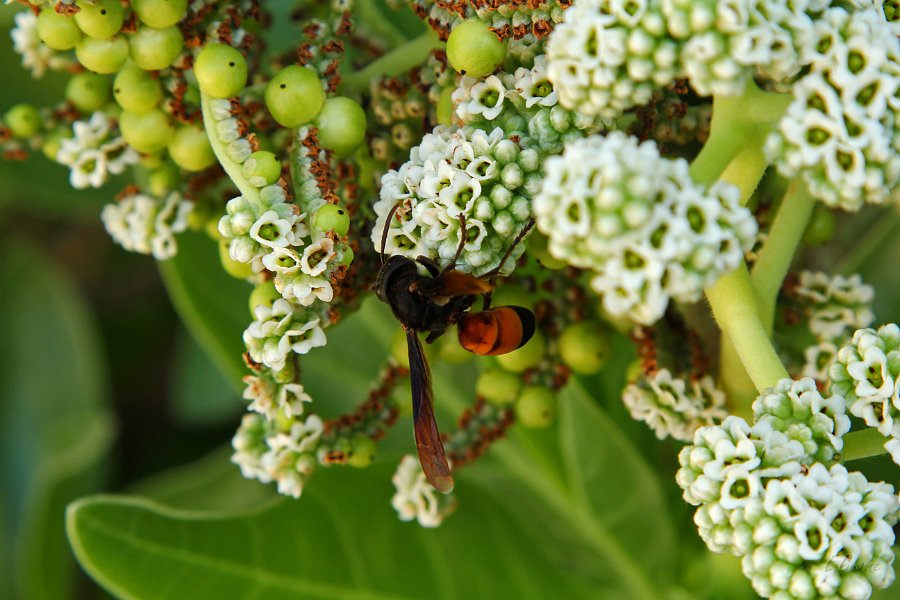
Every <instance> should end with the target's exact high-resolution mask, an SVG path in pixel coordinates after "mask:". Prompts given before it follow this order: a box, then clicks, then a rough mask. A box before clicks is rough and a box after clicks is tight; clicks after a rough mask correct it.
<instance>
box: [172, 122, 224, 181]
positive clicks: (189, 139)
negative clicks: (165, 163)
mask: <svg viewBox="0 0 900 600" xmlns="http://www.w3.org/2000/svg"><path fill="white" fill-rule="evenodd" d="M169 156H171V157H172V160H173V161H175V164H176V165H178V166H179V167H181V168H182V169H184V170H185V171H202V170H203V169H205V168H207V167H209V166H212V165H213V163H215V162H216V155H215V154H213V149H212V146H210V145H209V138H207V137H206V131H204V130H203V128H201V127H197V126H196V125H185V126H183V127H179V128H178V129H176V130H175V134H174V135H173V136H172V139H171V140H170V141H169Z"/></svg>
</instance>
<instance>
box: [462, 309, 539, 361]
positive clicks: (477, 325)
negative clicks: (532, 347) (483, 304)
mask: <svg viewBox="0 0 900 600" xmlns="http://www.w3.org/2000/svg"><path fill="white" fill-rule="evenodd" d="M458 334H459V344H460V345H461V346H462V347H463V348H465V349H466V350H468V351H469V352H473V353H475V354H480V355H482V356H496V355H498V354H506V353H507V352H512V351H513V350H515V349H516V348H521V347H522V346H524V345H525V344H526V343H528V340H530V339H531V336H532V335H534V315H533V314H532V312H531V311H530V310H528V309H527V308H522V307H521V306H498V307H497V308H492V309H490V310H486V311H483V312H478V313H469V314H467V315H466V316H465V317H463V319H462V320H461V321H460V322H459V332H458Z"/></svg>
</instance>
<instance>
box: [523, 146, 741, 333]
mask: <svg viewBox="0 0 900 600" xmlns="http://www.w3.org/2000/svg"><path fill="white" fill-rule="evenodd" d="M544 165H545V171H546V173H545V177H544V182H543V186H542V188H541V191H540V193H539V194H538V195H537V196H536V198H535V202H534V213H535V219H536V221H537V227H538V229H539V230H540V231H541V232H543V233H544V234H546V235H547V236H548V238H549V244H548V248H549V251H550V253H551V254H552V255H553V256H555V257H556V258H558V259H560V260H563V261H566V262H568V263H569V264H571V265H573V266H576V267H579V268H583V269H590V270H592V271H594V277H593V279H592V280H591V286H592V287H593V289H594V290H595V291H596V292H597V293H599V294H601V295H602V296H603V305H604V307H605V308H606V310H607V311H609V313H611V314H612V315H616V316H628V317H629V318H631V319H632V320H634V321H636V322H638V323H641V324H645V325H649V324H652V323H653V322H655V321H656V320H657V319H659V318H660V317H661V316H662V315H663V313H664V312H665V310H666V306H668V303H669V299H670V298H672V299H674V300H677V301H681V302H694V301H696V300H698V299H699V298H700V296H701V294H702V292H703V289H704V288H705V287H707V286H709V285H711V284H712V283H713V282H714V281H715V280H716V279H717V278H718V277H719V276H720V275H722V274H723V273H726V272H728V271H731V270H733V269H734V268H736V267H737V266H738V265H739V264H740V262H741V261H742V260H743V256H744V252H745V251H746V250H748V249H749V248H750V245H751V244H752V243H753V240H754V237H755V235H756V229H757V225H756V221H755V220H754V219H753V216H752V215H751V214H750V212H749V211H748V210H747V209H745V208H743V207H741V206H740V205H739V202H738V196H739V193H738V191H737V189H736V188H734V187H733V186H730V185H726V184H716V185H714V186H713V187H711V188H709V189H705V188H704V187H702V186H700V185H698V184H696V183H695V182H694V181H693V180H692V179H691V177H690V175H689V174H688V165H687V162H686V161H684V160H682V159H679V160H669V159H666V158H663V157H661V156H660V154H659V150H658V149H657V147H656V145H655V144H653V143H652V142H644V143H641V144H638V142H637V140H636V139H635V138H633V137H629V136H627V135H625V134H624V133H621V132H612V133H610V134H609V135H608V136H606V137H600V136H594V137H590V138H585V139H582V140H578V141H575V142H570V143H569V144H567V145H566V149H565V152H564V153H563V155H562V156H554V157H551V158H549V159H547V161H546V162H545V163H544Z"/></svg>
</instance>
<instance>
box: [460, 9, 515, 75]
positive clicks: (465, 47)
mask: <svg viewBox="0 0 900 600" xmlns="http://www.w3.org/2000/svg"><path fill="white" fill-rule="evenodd" d="M504 58H506V41H505V40H501V39H500V38H499V37H497V34H496V33H494V32H493V31H491V30H490V29H489V28H488V26H487V25H486V24H485V23H483V22H482V21H480V20H478V19H469V20H467V21H463V22H462V23H460V24H458V25H457V26H456V27H454V28H453V31H451V32H450V37H448V38H447V60H449V61H450V66H452V67H453V68H454V69H456V71H458V72H460V73H462V74H463V75H468V76H469V77H474V78H476V79H480V78H482V77H484V76H485V75H489V74H490V73H492V72H493V71H494V69H496V68H497V67H498V66H499V65H500V63H502V62H503V59H504Z"/></svg>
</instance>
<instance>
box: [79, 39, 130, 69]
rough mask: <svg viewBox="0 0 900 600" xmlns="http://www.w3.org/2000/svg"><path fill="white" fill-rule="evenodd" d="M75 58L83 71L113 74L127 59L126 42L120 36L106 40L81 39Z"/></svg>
mask: <svg viewBox="0 0 900 600" xmlns="http://www.w3.org/2000/svg"><path fill="white" fill-rule="evenodd" d="M75 57H76V58H77V59H78V62H80V63H81V64H82V65H84V68H85V69H88V70H90V71H94V72H95V73H115V72H116V71H118V70H119V69H121V68H122V65H124V64H125V60H126V59H127V58H128V41H127V40H126V39H125V38H124V37H123V36H121V35H117V36H115V37H111V38H108V39H102V40H101V39H97V38H92V37H86V38H82V40H81V41H80V42H78V45H77V46H75Z"/></svg>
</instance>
